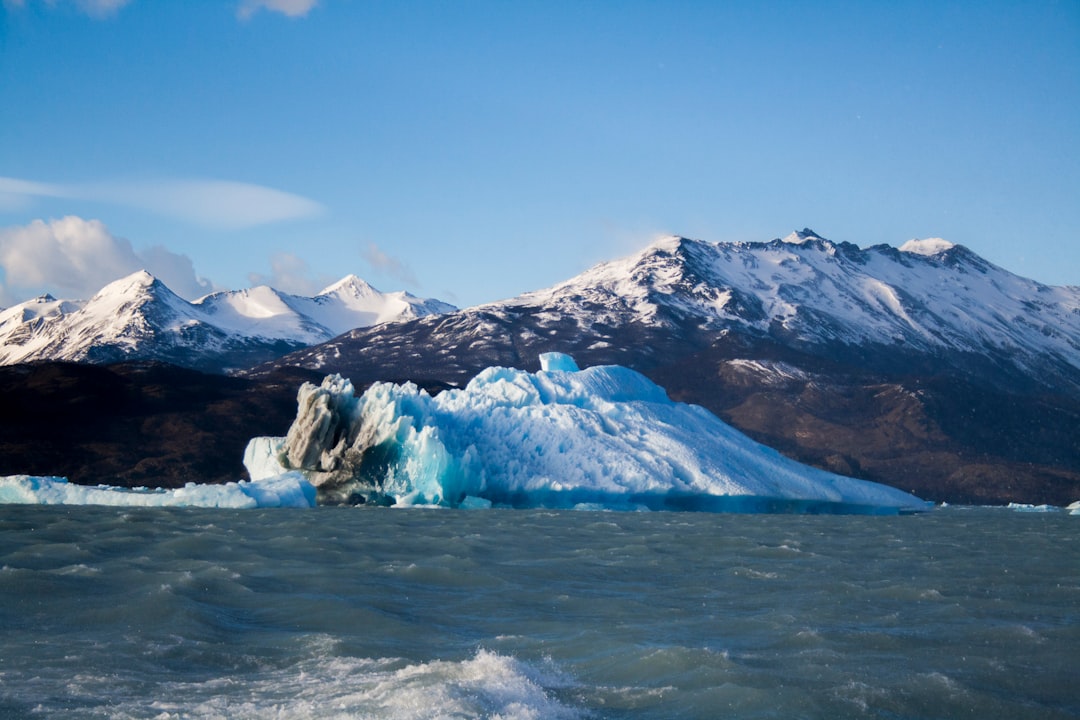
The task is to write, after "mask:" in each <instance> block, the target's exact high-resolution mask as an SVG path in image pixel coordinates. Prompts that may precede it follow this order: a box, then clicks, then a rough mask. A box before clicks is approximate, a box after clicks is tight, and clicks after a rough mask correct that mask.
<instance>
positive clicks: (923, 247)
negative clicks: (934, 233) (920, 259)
mask: <svg viewBox="0 0 1080 720" xmlns="http://www.w3.org/2000/svg"><path fill="white" fill-rule="evenodd" d="M954 247H956V245H955V243H951V242H949V241H948V240H943V239H941V238H923V239H921V240H920V239H915V240H908V241H907V242H906V243H904V244H903V245H901V246H900V252H906V253H912V254H914V255H925V256H927V257H931V256H933V255H938V254H940V253H943V252H945V251H946V250H951V249H953V248H954Z"/></svg>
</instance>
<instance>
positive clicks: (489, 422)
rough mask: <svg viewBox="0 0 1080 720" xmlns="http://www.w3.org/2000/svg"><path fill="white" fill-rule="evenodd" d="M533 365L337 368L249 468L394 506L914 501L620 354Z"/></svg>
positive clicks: (862, 506) (812, 505)
mask: <svg viewBox="0 0 1080 720" xmlns="http://www.w3.org/2000/svg"><path fill="white" fill-rule="evenodd" d="M541 361H542V367H543V368H544V369H542V370H541V371H540V372H537V373H535V374H533V373H527V372H524V371H521V370H515V369H510V368H502V367H492V368H488V369H486V370H484V371H483V372H481V373H480V374H479V375H477V376H476V377H475V378H474V379H473V380H472V381H471V382H470V383H469V384H468V386H467V387H465V388H463V389H457V390H448V391H445V392H443V393H441V394H439V395H437V396H435V397H432V396H430V395H429V394H428V393H426V392H425V391H423V390H420V389H418V388H417V387H416V386H415V385H413V384H412V383H406V384H404V385H396V384H390V383H376V384H375V385H373V386H371V388H369V389H368V390H367V392H365V393H364V394H363V395H360V396H357V395H356V394H355V392H354V388H353V386H352V384H351V383H350V382H349V381H348V380H345V379H343V378H341V377H340V376H337V375H331V376H329V377H327V378H326V379H325V380H324V381H323V383H322V385H321V386H320V387H315V386H314V385H311V384H306V385H305V386H304V387H303V388H302V389H301V390H300V393H299V410H298V414H297V418H296V420H295V422H294V423H293V425H292V427H291V428H290V429H289V433H288V436H287V437H286V438H283V439H282V438H276V439H275V438H255V439H254V440H252V443H251V445H249V447H248V452H247V454H246V457H245V464H246V465H247V467H248V471H249V472H250V473H251V476H252V478H253V479H258V478H263V477H271V476H273V475H275V474H277V473H279V472H282V471H286V470H299V471H300V472H302V473H303V474H304V475H305V477H307V478H308V479H309V480H310V481H311V483H312V484H313V485H315V486H316V487H317V488H319V493H320V501H324V502H346V503H361V502H363V503H378V504H388V505H390V504H392V505H440V506H449V507H460V506H466V507H485V506H488V505H490V504H494V505H508V506H514V507H596V508H609V509H645V508H647V509H672V510H676V509H679V510H732V511H804V512H834V511H846V512H899V511H914V510H922V509H925V508H926V503H924V502H923V501H921V500H919V499H918V498H916V497H914V496H913V495H909V494H908V493H905V492H902V491H900V490H897V489H895V488H891V487H887V486H884V485H879V484H877V483H871V482H865V481H861V480H856V479H853V478H847V477H843V476H840V475H835V474H833V473H829V472H825V471H823V470H818V469H815V468H811V467H809V466H806V465H802V464H799V463H796V462H794V461H792V460H790V459H788V458H785V457H783V456H782V455H780V454H779V453H777V452H776V451H774V450H771V449H769V448H767V447H765V446H763V445H760V444H758V443H756V442H754V441H752V440H750V439H749V438H747V437H746V436H745V435H743V434H741V433H740V432H738V431H737V430H735V429H734V428H732V427H731V426H729V425H727V424H726V423H724V422H723V421H721V420H720V419H719V418H717V417H716V416H715V415H712V414H711V413H709V412H708V411H707V410H705V409H704V408H701V407H698V406H695V405H686V404H683V403H676V402H673V401H671V400H670V399H668V397H667V394H666V393H665V391H664V390H663V388H661V387H659V386H657V385H655V384H654V383H653V382H651V381H650V380H649V379H647V378H646V377H645V376H644V375H641V374H640V373H637V372H635V371H633V370H630V369H628V368H624V367H618V366H601V367H591V368H588V369H585V370H581V371H578V370H577V365H576V364H575V363H574V361H573V359H572V358H570V357H568V356H565V355H560V354H558V353H548V354H545V355H544V356H543V357H542V358H541Z"/></svg>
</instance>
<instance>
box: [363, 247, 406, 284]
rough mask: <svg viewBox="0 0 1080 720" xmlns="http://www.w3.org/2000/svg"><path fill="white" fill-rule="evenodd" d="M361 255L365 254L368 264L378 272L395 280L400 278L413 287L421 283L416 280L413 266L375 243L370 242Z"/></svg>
mask: <svg viewBox="0 0 1080 720" xmlns="http://www.w3.org/2000/svg"><path fill="white" fill-rule="evenodd" d="M361 255H363V257H364V260H365V261H366V262H367V264H368V265H370V266H371V268H372V269H373V270H375V271H376V272H380V273H382V274H384V275H387V276H389V277H392V278H394V279H395V280H400V281H401V282H403V283H405V284H406V285H410V286H412V287H416V286H417V285H419V283H417V281H416V275H414V274H413V271H412V268H410V267H409V266H408V265H406V264H405V263H403V262H402V261H401V260H399V259H398V258H396V257H394V256H393V255H388V254H387V253H386V252H384V251H383V250H382V248H380V247H379V246H378V245H376V244H375V243H369V244H368V246H367V248H366V249H365V250H363V251H362V252H361Z"/></svg>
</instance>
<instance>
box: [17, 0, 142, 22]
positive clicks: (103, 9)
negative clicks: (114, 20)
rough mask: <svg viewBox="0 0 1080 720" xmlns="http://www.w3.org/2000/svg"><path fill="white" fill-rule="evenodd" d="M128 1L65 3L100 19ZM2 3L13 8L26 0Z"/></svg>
mask: <svg viewBox="0 0 1080 720" xmlns="http://www.w3.org/2000/svg"><path fill="white" fill-rule="evenodd" d="M130 2H131V0H68V3H67V4H69V5H74V6H75V7H76V8H78V9H79V11H80V12H82V13H85V14H87V15H89V16H90V17H92V18H96V19H98V20H100V19H103V18H107V17H112V16H113V15H115V14H116V13H117V12H119V11H120V8H122V7H124V6H125V5H127V4H128V3H130ZM44 3H45V4H46V5H48V6H49V7H53V6H55V5H58V4H60V0H44ZM3 4H4V7H5V8H8V9H10V10H14V9H17V8H23V7H26V0H3Z"/></svg>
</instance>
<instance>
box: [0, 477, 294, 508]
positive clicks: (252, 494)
mask: <svg viewBox="0 0 1080 720" xmlns="http://www.w3.org/2000/svg"><path fill="white" fill-rule="evenodd" d="M0 503H5V504H27V505H117V506H123V507H132V506H138V507H210V508H213V507H219V508H255V507H312V506H314V505H315V488H313V487H312V486H311V484H310V483H308V482H307V480H305V479H304V477H303V476H302V475H301V474H300V473H284V474H281V475H276V476H274V477H271V478H266V479H264V480H260V481H258V482H238V483H226V484H224V485H199V484H196V483H189V484H188V485H187V486H185V487H182V488H177V489H175V490H147V489H141V490H129V489H127V488H118V487H109V486H105V485H99V486H96V487H88V486H85V485H72V484H71V483H69V482H68V481H67V480H65V479H64V478H58V477H31V476H29V475H12V476H9V477H0Z"/></svg>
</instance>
